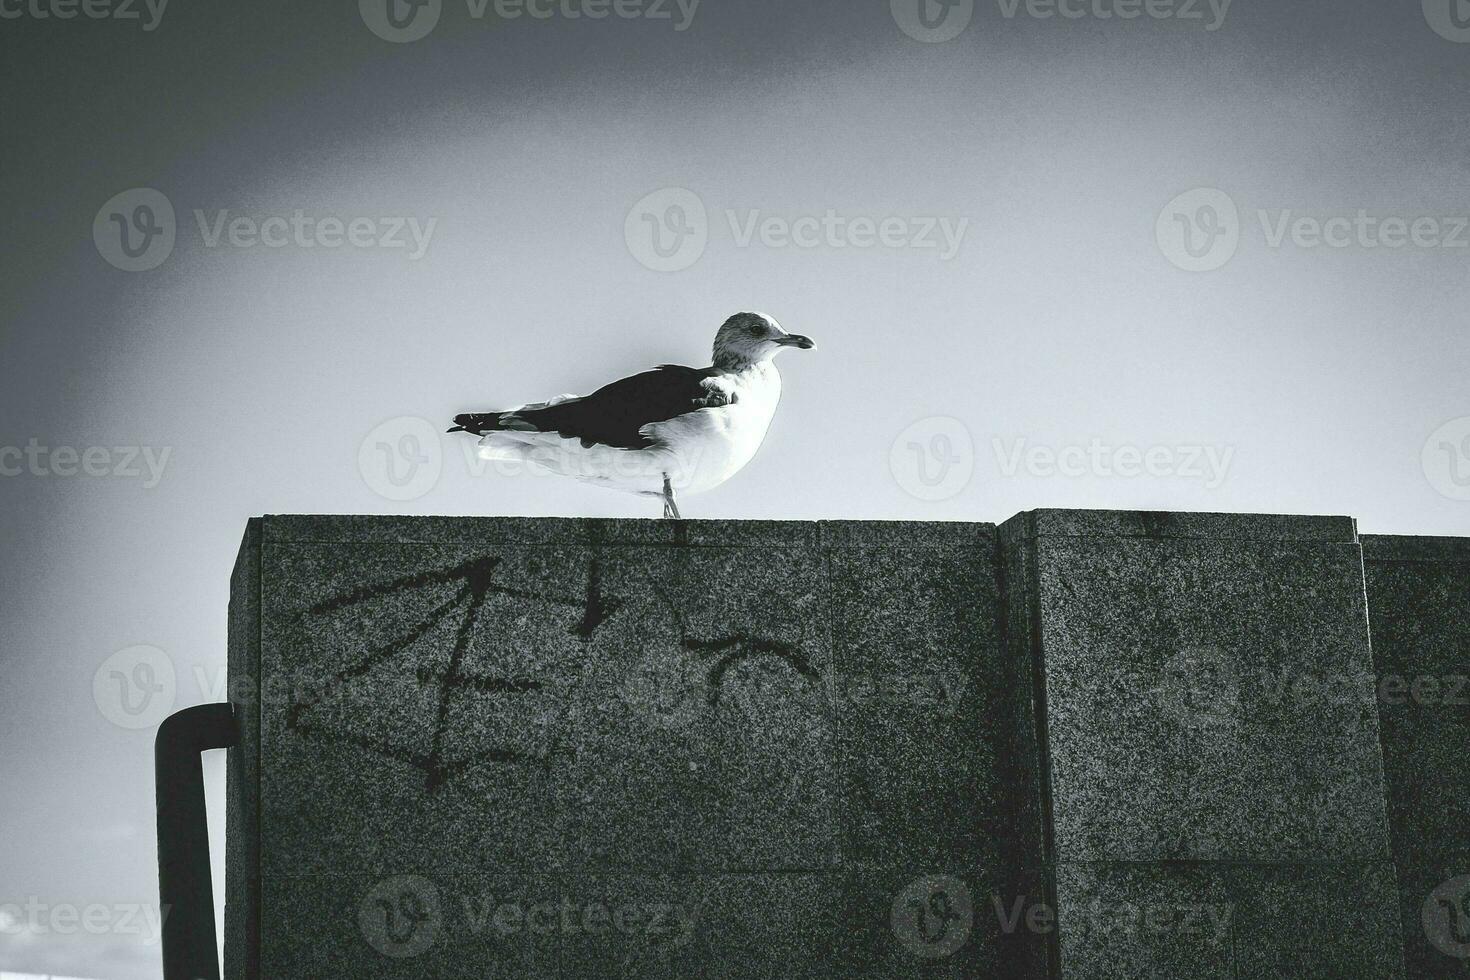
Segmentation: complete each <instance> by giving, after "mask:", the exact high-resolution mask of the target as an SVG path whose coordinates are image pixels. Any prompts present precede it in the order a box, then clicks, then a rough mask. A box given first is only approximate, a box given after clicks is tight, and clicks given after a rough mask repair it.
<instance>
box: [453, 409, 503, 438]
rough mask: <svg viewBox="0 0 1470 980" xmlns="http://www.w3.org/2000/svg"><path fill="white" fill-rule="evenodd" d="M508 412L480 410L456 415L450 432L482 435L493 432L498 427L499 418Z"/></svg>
mask: <svg viewBox="0 0 1470 980" xmlns="http://www.w3.org/2000/svg"><path fill="white" fill-rule="evenodd" d="M507 414H509V413H507V412H480V413H476V414H471V415H456V416H455V417H454V428H452V429H450V430H449V431H450V432H468V433H470V434H471V435H477V436H478V435H482V434H484V433H486V432H493V431H494V430H496V429H498V428H500V420H501V419H502V418H503V417H504V416H505V415H507Z"/></svg>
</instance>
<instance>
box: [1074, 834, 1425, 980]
mask: <svg viewBox="0 0 1470 980" xmlns="http://www.w3.org/2000/svg"><path fill="white" fill-rule="evenodd" d="M1393 885H1394V875H1393V866H1392V865H1391V864H1390V863H1389V862H1387V861H1376V862H1367V863H1333V864H1315V865H1314V864H1307V865H1293V864H1258V865H1238V864H1227V863H1223V862H1200V863H1189V864H1163V863H1153V862H1150V863H1126V864H1120V863H1102V864H1093V863H1086V864H1084V863H1072V862H1067V863H1063V864H1062V865H1060V866H1059V867H1058V870H1057V890H1058V902H1059V909H1060V915H1061V922H1062V963H1063V970H1062V976H1063V977H1065V978H1069V980H1070V978H1077V980H1175V978H1181V977H1190V978H1195V977H1198V978H1209V980H1217V978H1218V980H1279V978H1282V977H1290V978H1292V980H1334V978H1342V977H1361V978H1365V980H1367V978H1383V977H1397V976H1402V969H1403V965H1402V956H1401V953H1400V947H1399V941H1400V940H1399V931H1398V928H1397V924H1396V922H1395V921H1394V916H1395V909H1394V898H1393Z"/></svg>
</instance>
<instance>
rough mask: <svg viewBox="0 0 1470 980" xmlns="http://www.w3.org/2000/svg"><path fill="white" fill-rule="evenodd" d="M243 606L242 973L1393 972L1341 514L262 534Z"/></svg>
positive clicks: (236, 970) (236, 803)
mask: <svg viewBox="0 0 1470 980" xmlns="http://www.w3.org/2000/svg"><path fill="white" fill-rule="evenodd" d="M1435 567H1436V568H1437V567H1438V566H1435ZM1455 567H1456V568H1457V569H1459V570H1461V571H1463V569H1465V568H1466V567H1467V566H1466V565H1464V564H1460V565H1458V566H1455ZM1427 568H1428V566H1425V569H1427ZM1369 569H1370V576H1369V582H1370V584H1372V583H1374V582H1375V578H1374V575H1375V564H1374V562H1373V561H1370V563H1369ZM1421 570H1422V569H1421ZM1434 574H1435V575H1441V573H1439V572H1436V573H1434ZM1443 574H1444V575H1449V574H1454V573H1453V572H1446V573H1443ZM1446 581H1447V580H1446V579H1444V578H1443V577H1442V576H1441V577H1440V578H1435V579H1434V581H1433V583H1432V584H1431V585H1429V586H1425V585H1423V584H1422V583H1421V582H1419V580H1418V579H1416V580H1415V581H1414V582H1413V583H1409V584H1402V585H1401V586H1400V587H1399V589H1398V592H1396V593H1395V594H1396V595H1400V594H1402V595H1405V596H1408V595H1412V596H1413V597H1416V599H1415V601H1418V602H1419V603H1420V604H1421V606H1423V608H1424V609H1433V610H1438V614H1439V615H1440V616H1441V620H1442V622H1440V624H1439V625H1438V626H1436V627H1435V628H1437V629H1439V630H1440V631H1441V632H1440V634H1437V635H1439V636H1440V637H1441V638H1442V639H1443V640H1444V642H1445V643H1446V644H1447V645H1446V647H1445V649H1446V651H1449V652H1447V653H1445V654H1444V655H1445V656H1453V655H1455V654H1458V656H1459V657H1460V659H1461V660H1462V661H1463V658H1464V652H1465V649H1466V643H1465V634H1464V633H1463V632H1460V633H1455V632H1454V631H1455V630H1457V629H1458V630H1464V629H1465V628H1466V626H1465V623H1466V617H1467V615H1470V613H1467V611H1466V609H1467V603H1466V601H1465V600H1461V601H1460V602H1459V604H1458V605H1457V604H1456V601H1455V600H1454V599H1453V598H1450V599H1445V598H1444V596H1445V593H1444V591H1443V590H1444V589H1445V588H1448V587H1449V586H1447V585H1446V584H1445V583H1446ZM1461 581H1462V580H1461ZM1375 587H1376V586H1375ZM233 590H234V591H233V599H232V606H231V676H232V692H231V693H232V700H235V701H236V703H237V712H238V714H239V715H240V717H241V726H242V737H243V744H242V746H241V748H240V749H238V750H233V751H232V758H231V765H230V791H229V798H230V803H229V805H230V810H231V812H230V820H229V830H228V837H229V839H228V841H227V848H228V852H229V860H228V864H229V873H228V881H227V885H226V888H227V894H228V900H229V902H230V908H229V911H228V913H227V916H226V920H227V921H226V933H227V937H228V939H227V942H228V946H229V949H228V952H227V975H228V976H229V977H231V978H234V980H239V978H243V977H247V976H255V975H261V976H266V977H272V978H274V977H286V976H312V977H323V978H325V977H335V976H342V977H354V978H356V977H364V976H374V977H393V976H402V977H416V978H417V977H461V976H464V977H469V976H473V977H496V976H505V977H527V976H537V977H541V976H574V977H582V976H587V977H616V976H630V977H659V976H730V977H783V978H784V977H805V976H810V977H817V976H843V977H846V976H872V977H935V976H944V977H990V976H999V977H1005V978H1008V980H1009V978H1017V980H1027V978H1042V977H1046V978H1052V977H1066V978H1073V977H1075V978H1086V980H1093V978H1102V977H1112V976H1117V977H1127V978H1129V980H1136V978H1141V977H1154V976H1158V977H1175V976H1178V977H1186V976H1188V977H1222V978H1223V977H1229V978H1247V977H1257V976H1261V977H1268V976H1269V977H1278V976H1290V977H1293V978H1309V977H1364V978H1375V980H1377V978H1396V977H1401V976H1404V972H1403V954H1402V949H1403V944H1404V940H1403V938H1402V933H1410V934H1411V933H1412V932H1413V930H1412V929H1411V928H1410V923H1409V922H1408V918H1407V916H1408V911H1407V909H1408V904H1407V903H1409V901H1410V898H1409V897H1408V892H1406V893H1405V895H1404V897H1403V898H1402V899H1401V898H1400V895H1399V891H1400V888H1399V885H1398V883H1397V879H1396V877H1395V871H1394V864H1393V855H1391V851H1390V841H1391V840H1392V841H1393V842H1394V844H1395V845H1399V844H1402V843H1403V842H1404V841H1407V840H1409V838H1408V837H1406V836H1405V834H1409V833H1412V831H1411V830H1405V829H1404V828H1402V827H1401V826H1400V824H1401V821H1400V819H1399V816H1400V809H1399V808H1397V807H1396V806H1395V805H1390V807H1389V808H1388V810H1387V811H1385V802H1384V801H1385V799H1386V798H1388V799H1389V800H1390V801H1391V804H1392V801H1393V800H1394V799H1395V797H1396V794H1397V795H1398V796H1402V794H1403V793H1404V792H1411V791H1412V787H1413V786H1414V785H1415V776H1414V775H1412V774H1408V775H1404V774H1403V773H1396V772H1395V771H1394V769H1393V765H1394V764H1396V763H1397V762H1398V761H1399V760H1400V759H1401V758H1403V759H1404V760H1405V768H1409V767H1410V766H1411V765H1416V764H1417V762H1413V763H1411V762H1409V761H1408V759H1407V757H1406V756H1402V755H1401V754H1399V753H1397V752H1396V750H1395V745H1396V743H1395V729H1394V727H1393V725H1392V724H1391V720H1390V717H1389V716H1388V715H1385V721H1384V730H1383V732H1382V738H1383V740H1384V744H1386V745H1387V746H1388V748H1389V751H1388V759H1389V761H1390V771H1389V774H1388V780H1387V787H1388V788H1387V790H1385V779H1384V770H1383V760H1384V754H1383V752H1382V751H1381V750H1380V731H1379V712H1378V706H1377V703H1376V700H1375V699H1373V698H1371V697H1370V698H1368V699H1362V698H1358V699H1347V700H1344V699H1341V698H1333V697H1325V696H1321V694H1320V692H1317V693H1314V691H1316V688H1314V686H1313V685H1314V683H1315V682H1316V681H1319V680H1321V679H1323V678H1329V677H1333V676H1336V675H1338V674H1344V675H1347V674H1352V675H1357V676H1361V675H1363V674H1365V673H1371V672H1372V671H1373V669H1374V664H1373V661H1372V656H1373V654H1372V652H1370V645H1369V637H1368V615H1367V613H1368V610H1367V609H1366V608H1365V602H1364V579H1363V564H1362V550H1361V548H1360V545H1359V542H1358V538H1357V535H1356V529H1355V528H1354V526H1353V523H1352V522H1351V521H1350V520H1346V519H1329V518H1266V517H1261V518H1254V517H1219V516H1207V515H1147V514H1111V513H1087V512H1054V511H1037V512H1034V513H1031V514H1026V515H1021V516H1020V517H1018V518H1016V519H1014V520H1012V521H1011V522H1008V523H1007V524H1006V525H1005V527H1004V528H1003V529H1001V530H1000V531H999V532H997V529H996V528H995V527H994V526H992V525H985V524H975V525H957V524H940V525H933V524H882V523H844V522H825V523H820V524H805V523H751V522H645V521H565V520H511V519H399V518H319V517H269V518H264V519H261V520H258V521H254V522H252V523H251V527H250V530H249V532H248V533H247V536H246V542H245V546H244V548H243V549H242V552H241V558H240V562H239V567H238V568H237V571H236V576H235V581H234V584H233ZM1415 590H1418V591H1415ZM1386 592H1387V590H1386V588H1385V594H1386ZM1408 602H1409V600H1408V599H1402V600H1397V599H1396V600H1395V603H1396V605H1395V608H1410V607H1409V606H1407V605H1405V603H1408ZM1455 609H1458V610H1460V612H1459V613H1458V614H1455V613H1453V612H1451V610H1455ZM1384 615H1387V614H1386V613H1385V614H1384ZM1406 615H1417V614H1416V613H1415V614H1406ZM1456 615H1458V618H1455V616H1456ZM1446 616H1448V617H1450V618H1449V619H1445V618H1444V617H1446ZM1379 618H1380V613H1379V608H1378V605H1376V604H1375V605H1374V621H1375V624H1376V623H1377V622H1378V620H1379ZM1396 635H1397V634H1396ZM1375 638H1376V637H1375ZM1456 644H1458V646H1456ZM1382 652H1383V651H1380V653H1382ZM1380 669H1381V666H1380ZM1462 720H1463V718H1462ZM1434 732H1435V737H1440V735H1444V737H1445V738H1446V739H1448V737H1449V735H1450V729H1441V728H1435V729H1434ZM1453 734H1461V732H1459V731H1454V732H1453ZM1427 737H1428V736H1427V735H1426V733H1425V732H1424V731H1419V732H1418V733H1416V734H1415V736H1414V737H1413V738H1412V739H1411V740H1410V741H1411V742H1412V744H1413V745H1416V746H1422V745H1423V742H1424V740H1425V738H1427ZM1449 745H1450V743H1449V741H1448V740H1446V741H1445V742H1444V746H1445V748H1444V749H1443V751H1445V752H1449V751H1450V749H1449V748H1448V746H1449ZM1441 761H1444V760H1441ZM1456 785H1459V784H1456ZM1400 787H1409V789H1408V790H1402V789H1400ZM1453 794H1454V789H1453V788H1446V787H1441V788H1440V795H1439V796H1437V797H1435V804H1436V805H1442V806H1443V807H1444V808H1445V809H1446V810H1448V809H1449V808H1450V804H1451V797H1452V796H1453ZM1461 798H1463V796H1462V797H1461ZM1409 809H1411V808H1409ZM1404 812H1405V813H1407V812H1408V811H1407V809H1406V810H1405V811H1404ZM1390 817H1392V818H1393V821H1394V824H1393V826H1394V832H1393V834H1390V830H1389V824H1390V820H1389V818H1390ZM1426 819H1433V820H1439V821H1440V823H1439V824H1436V825H1435V828H1434V832H1436V833H1440V834H1441V835H1442V842H1443V841H1448V840H1460V841H1465V840H1466V836H1465V834H1464V833H1463V832H1462V831H1459V830H1457V829H1456V828H1455V827H1454V826H1453V820H1452V819H1450V818H1447V817H1438V816H1437V817H1433V818H1426ZM1441 825H1442V826H1441ZM1405 826H1407V825H1405ZM1426 832H1428V831H1426ZM1416 840H1417V839H1416ZM1417 846H1418V845H1417V844H1416V843H1413V842H1410V843H1408V844H1406V845H1404V847H1407V848H1408V850H1410V851H1414V853H1418V852H1417V851H1415V848H1416V847H1417ZM1404 847H1397V846H1396V849H1395V851H1394V852H1393V854H1396V855H1397V856H1398V859H1399V862H1400V864H1401V865H1404V864H1405V862H1406V861H1407V862H1408V863H1409V864H1411V865H1413V867H1414V868H1415V871H1414V873H1415V874H1420V873H1421V871H1422V874H1423V875H1427V876H1428V877H1434V876H1435V875H1439V874H1447V873H1448V869H1452V868H1454V867H1456V866H1463V865H1464V859H1465V856H1466V855H1465V854H1464V853H1463V851H1454V849H1453V848H1452V847H1448V846H1446V848H1445V849H1443V855H1442V858H1437V859H1436V860H1437V861H1438V863H1433V864H1432V865H1431V864H1429V863H1426V864H1425V865H1424V867H1423V868H1422V869H1420V867H1419V865H1418V864H1414V861H1413V859H1410V858H1406V857H1405V850H1404ZM1457 862H1458V864H1457ZM1404 887H1406V888H1410V889H1411V890H1412V889H1414V888H1418V889H1420V890H1422V886H1420V885H1418V884H1413V885H1405V886H1404ZM1401 903H1402V904H1403V908H1404V912H1403V914H1402V915H1401V914H1400V905H1401ZM1419 934H1420V935H1422V934H1423V933H1422V928H1421V929H1420V932H1419ZM1345 937H1350V938H1345ZM1409 946H1410V962H1411V963H1418V962H1420V961H1421V960H1420V959H1416V956H1417V954H1416V953H1415V950H1414V940H1413V937H1412V935H1411V936H1410V942H1409ZM257 957H258V958H257ZM1441 959H1446V958H1444V957H1443V956H1442V955H1441ZM1446 961H1447V962H1449V963H1451V964H1453V965H1455V966H1457V967H1459V968H1461V969H1463V967H1464V962H1465V961H1454V960H1446ZM1437 965H1440V966H1442V965H1443V964H1437ZM1410 975H1412V976H1450V975H1456V976H1459V975H1464V974H1463V973H1462V974H1452V973H1448V972H1441V973H1432V972H1419V973H1411V974H1410Z"/></svg>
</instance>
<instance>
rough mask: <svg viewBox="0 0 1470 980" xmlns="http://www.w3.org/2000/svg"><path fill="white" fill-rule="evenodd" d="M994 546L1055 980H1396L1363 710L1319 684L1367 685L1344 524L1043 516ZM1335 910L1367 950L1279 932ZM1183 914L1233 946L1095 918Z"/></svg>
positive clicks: (1382, 832)
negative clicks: (1029, 720) (1282, 979)
mask: <svg viewBox="0 0 1470 980" xmlns="http://www.w3.org/2000/svg"><path fill="white" fill-rule="evenodd" d="M1001 535H1002V540H1003V542H1004V549H1005V552H1006V555H1005V561H1004V562H1003V566H1002V567H1003V576H1004V579H1005V594H1006V609H1007V612H1006V621H1007V632H1008V638H1009V643H1010V647H1011V651H1012V655H1013V656H1018V657H1021V658H1023V659H1025V660H1027V661H1028V662H1029V663H1030V665H1031V668H1032V671H1033V683H1034V688H1035V690H1036V692H1037V693H1036V695H1035V699H1034V701H1035V703H1036V704H1038V705H1044V709H1043V710H1042V711H1041V712H1040V714H1039V715H1038V717H1037V719H1036V731H1037V732H1038V740H1039V744H1040V746H1042V751H1040V752H1039V753H1038V765H1037V769H1038V770H1039V773H1040V778H1039V782H1040V787H1039V790H1038V792H1037V793H1036V794H1035V795H1036V798H1037V799H1039V800H1040V802H1041V806H1042V810H1043V814H1042V816H1043V820H1042V836H1043V841H1044V843H1043V847H1042V851H1043V854H1044V870H1046V872H1047V873H1048V874H1049V875H1050V876H1051V879H1050V880H1051V881H1052V882H1053V883H1054V888H1055V895H1056V903H1057V911H1058V915H1059V917H1060V923H1061V926H1060V932H1059V936H1060V942H1059V946H1058V952H1059V956H1060V975H1062V976H1065V977H1079V978H1083V977H1085V978H1092V977H1107V976H1119V977H1130V978H1132V977H1154V976H1158V977H1174V976H1221V977H1232V978H1235V977H1255V976H1293V977H1295V976H1342V977H1363V978H1375V980H1376V978H1384V977H1395V976H1401V975H1402V963H1401V959H1399V958H1396V957H1397V956H1398V948H1399V947H1398V941H1399V940H1398V935H1397V934H1398V930H1399V924H1398V922H1397V919H1396V916H1395V915H1394V914H1393V910H1392V896H1393V890H1392V881H1393V878H1392V870H1391V865H1390V864H1389V863H1388V861H1387V858H1388V847H1387V819H1386V814H1385V809H1384V804H1383V769H1382V756H1381V752H1380V749H1379V742H1378V736H1379V733H1378V718H1377V710H1376V706H1375V704H1374V703H1373V698H1372V697H1371V695H1369V696H1367V697H1364V696H1361V694H1360V693H1358V694H1355V693H1353V692H1352V690H1351V689H1350V690H1349V693H1348V694H1347V695H1346V696H1344V695H1343V693H1342V687H1340V686H1339V687H1333V686H1332V685H1331V683H1330V682H1332V681H1333V680H1334V679H1336V678H1339V677H1341V678H1345V679H1361V678H1363V677H1365V676H1366V675H1368V674H1370V673H1371V670H1372V664H1371V654H1370V648H1369V642H1368V623H1367V615H1366V608H1365V601H1364V587H1363V578H1362V563H1361V561H1362V560H1361V552H1360V549H1359V546H1358V544H1357V541H1356V536H1355V528H1354V525H1353V522H1352V521H1350V520H1347V519H1339V518H1290V517H1261V518H1256V517H1249V516H1241V515H1161V514H1099V513H1093V512H1049V511H1042V512H1036V513H1033V514H1027V515H1021V516H1020V517H1018V518H1015V519H1013V520H1012V521H1011V522H1008V523H1007V525H1006V526H1005V527H1003V528H1002V531H1001ZM1358 690H1360V688H1359V689H1358ZM1022 741H1023V742H1024V740H1022ZM1365 869H1366V870H1365ZM1294 888H1295V889H1297V890H1296V891H1293V889H1294ZM1343 888H1350V889H1351V890H1352V893H1351V896H1352V901H1353V903H1354V904H1353V909H1352V912H1351V916H1350V918H1351V920H1352V924H1353V929H1354V931H1355V934H1356V935H1358V936H1360V937H1362V939H1363V942H1362V943H1355V944H1350V945H1347V946H1344V945H1343V944H1342V933H1341V932H1333V931H1332V929H1331V927H1330V926H1326V927H1323V928H1320V929H1319V928H1317V927H1316V923H1315V922H1298V923H1296V925H1294V926H1291V927H1287V926H1284V925H1283V922H1289V921H1291V920H1292V918H1293V913H1292V909H1294V908H1297V907H1300V908H1301V909H1307V910H1313V913H1314V914H1316V913H1318V912H1323V911H1324V910H1325V909H1326V908H1327V906H1328V905H1329V904H1330V902H1331V901H1332V899H1333V897H1334V896H1335V897H1336V898H1337V899H1338V900H1342V898H1343V894H1342V890H1341V889H1343ZM1180 904H1184V905H1189V904H1195V905H1201V906H1211V905H1214V906H1221V905H1228V906H1229V907H1230V908H1231V909H1233V910H1234V913H1233V914H1234V915H1235V919H1234V920H1233V922H1234V923H1235V925H1234V929H1235V932H1234V933H1232V934H1231V935H1232V936H1233V937H1234V938H1233V939H1232V938H1231V936H1224V935H1215V934H1211V935H1209V936H1198V935H1192V934H1189V933H1187V932H1185V931H1183V930H1182V927H1177V926H1176V928H1173V929H1156V930H1154V931H1152V932H1147V931H1140V930H1134V931H1131V932H1130V931H1127V930H1123V929H1120V928H1118V927H1116V926H1108V925H1107V924H1106V919H1105V918H1104V917H1105V916H1106V914H1107V913H1108V912H1109V910H1124V911H1126V910H1129V909H1133V908H1142V909H1147V908H1152V907H1158V908H1159V909H1161V914H1163V913H1167V912H1168V911H1169V910H1171V909H1176V907H1177V906H1179V905H1180ZM1176 910H1177V909H1176ZM1324 914H1325V912H1324ZM1342 918H1343V916H1342V915H1339V916H1337V921H1339V922H1340V921H1341V920H1342ZM1099 923H1102V924H1101V925H1100V924H1099ZM1247 926H1248V927H1247Z"/></svg>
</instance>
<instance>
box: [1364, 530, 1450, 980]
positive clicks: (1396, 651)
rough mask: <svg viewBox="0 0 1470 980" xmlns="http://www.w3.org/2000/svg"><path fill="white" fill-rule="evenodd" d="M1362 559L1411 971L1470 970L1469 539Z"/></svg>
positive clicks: (1371, 546)
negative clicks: (1469, 803)
mask: <svg viewBox="0 0 1470 980" xmlns="http://www.w3.org/2000/svg"><path fill="white" fill-rule="evenodd" d="M1364 556H1365V564H1364V569H1365V574H1366V577H1367V588H1368V605H1369V609H1370V615H1371V618H1372V622H1373V659H1374V666H1375V670H1376V695H1377V701H1378V710H1379V713H1380V715H1381V718H1382V728H1383V755H1384V767H1385V772H1386V777H1387V784H1388V815H1389V825H1390V829H1391V838H1392V842H1393V854H1394V859H1395V861H1396V863H1397V866H1398V870H1399V875H1400V884H1399V893H1400V894H1399V898H1400V909H1401V917H1402V924H1403V933H1404V937H1405V954H1406V958H1407V962H1408V967H1409V976H1410V977H1414V978H1430V977H1434V978H1439V977H1470V878H1467V877H1464V876H1467V875H1470V830H1467V828H1466V819H1465V818H1466V812H1467V810H1466V807H1467V800H1470V768H1467V766H1466V763H1465V759H1466V751H1467V746H1470V540H1467V539H1452V538H1411V537H1379V536H1372V537H1367V538H1365V539H1364ZM1462 879H1463V880H1462ZM1457 882H1459V883H1462V884H1463V885H1464V887H1463V888H1460V887H1457V886H1456V883H1457ZM1436 923H1437V925H1436Z"/></svg>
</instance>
